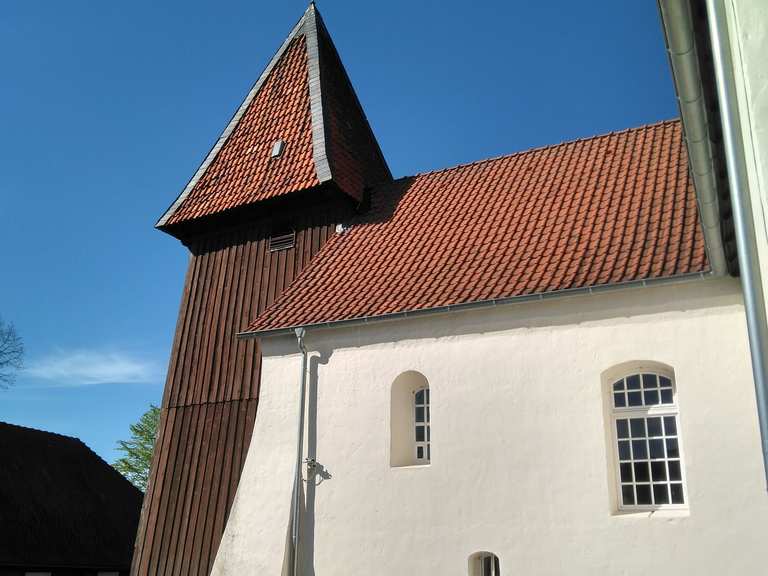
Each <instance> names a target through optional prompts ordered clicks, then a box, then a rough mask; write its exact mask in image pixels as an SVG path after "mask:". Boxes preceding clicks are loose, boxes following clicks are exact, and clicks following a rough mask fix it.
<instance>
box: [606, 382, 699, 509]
mask: <svg viewBox="0 0 768 576" xmlns="http://www.w3.org/2000/svg"><path fill="white" fill-rule="evenodd" d="M610 396H611V401H612V406H613V409H614V417H613V422H614V430H613V434H614V437H615V442H616V443H615V447H616V448H615V449H616V458H617V462H618V470H617V476H618V478H617V480H618V482H617V483H618V488H619V495H618V498H619V506H620V507H621V508H635V509H643V508H645V509H648V508H659V507H674V506H684V505H685V504H686V497H685V488H684V479H683V464H682V456H681V452H680V438H679V429H678V422H677V407H676V405H675V395H674V385H673V382H672V379H671V378H669V377H667V376H664V375H663V374H659V373H656V372H643V373H638V374H630V375H628V376H626V377H624V378H621V379H619V380H616V381H615V382H613V384H612V385H611V388H610Z"/></svg>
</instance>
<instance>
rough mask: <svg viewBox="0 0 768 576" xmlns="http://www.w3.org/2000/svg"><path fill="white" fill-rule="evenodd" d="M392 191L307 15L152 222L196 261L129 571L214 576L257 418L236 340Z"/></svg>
mask: <svg viewBox="0 0 768 576" xmlns="http://www.w3.org/2000/svg"><path fill="white" fill-rule="evenodd" d="M388 180H391V174H390V172H389V168H388V167H387V164H386V162H385V160H384V157H383V156H382V154H381V150H380V149H379V146H378V144H377V142H376V138H375V137H374V135H373V133H372V131H371V129H370V126H369V125H368V121H367V120H366V118H365V114H364V113H363V110H362V108H361V106H360V103H359V102H358V100H357V97H356V95H355V92H354V90H353V88H352V84H351V83H350V81H349V78H348V77H347V74H346V72H345V70H344V67H343V66H342V64H341V60H340V59H339V56H338V54H337V52H336V49H335V48H334V46H333V42H332V41H331V38H330V36H329V35H328V32H327V30H326V29H325V26H324V25H323V22H322V20H321V18H320V15H319V14H318V12H317V9H316V8H315V6H314V4H311V5H310V6H309V8H308V9H307V11H306V12H305V13H304V15H303V17H302V18H301V20H299V22H298V23H297V24H296V26H295V27H294V28H293V30H292V31H291V33H290V34H289V35H288V38H286V40H285V42H283V44H282V46H281V47H280V49H279V50H278V52H277V54H275V56H274V57H273V58H272V60H271V61H270V62H269V65H268V66H267V68H266V70H264V72H263V73H262V75H261V76H260V77H259V79H258V80H257V82H256V84H255V85H254V86H253V88H252V89H251V91H250V92H249V93H248V95H247V96H246V98H245V100H244V101H243V103H242V105H241V106H240V108H239V109H238V110H237V112H236V113H235V115H234V117H233V118H232V120H231V121H230V123H229V124H228V125H227V127H226V129H225V130H224V132H223V133H222V135H221V137H220V138H219V139H218V141H217V142H216V144H215V146H214V147H213V149H212V150H211V151H210V152H209V153H208V155H207V157H206V158H205V160H204V161H203V163H202V165H201V166H200V168H199V169H198V170H197V172H196V173H195V175H194V176H193V178H192V179H191V180H190V182H189V184H187V186H186V187H185V188H184V190H183V191H182V193H181V194H180V195H179V197H178V198H177V199H176V201H175V202H174V203H173V204H172V205H171V207H170V208H169V209H168V211H167V212H166V213H165V214H164V215H163V216H162V218H161V219H160V221H159V222H158V223H157V227H158V228H159V229H161V230H162V231H164V232H166V233H168V234H171V235H173V236H175V237H176V238H178V239H179V240H180V241H181V242H182V243H184V245H185V246H187V247H188V248H189V250H190V252H191V259H190V262H189V269H188V271H187V276H186V281H185V284H184V293H183V295H182V299H181V307H180V310H179V318H178V323H177V326H176V335H175V338H174V342H173V349H172V353H171V359H170V363H169V366H168V376H167V381H166V384H165V392H164V395H163V403H162V411H161V418H160V425H159V429H158V438H157V443H156V447H155V453H154V458H153V461H152V471H151V475H150V480H149V486H148V488H147V494H146V496H145V499H144V507H143V509H142V515H141V523H140V526H139V531H138V534H137V538H136V545H135V553H134V557H133V566H132V569H131V573H132V574H134V575H150V574H152V575H162V574H168V575H171V574H172V575H174V576H176V575H187V574H208V573H209V572H210V570H211V567H212V565H213V561H214V558H215V555H216V551H217V549H218V546H219V541H220V539H221V536H222V533H223V530H224V526H225V523H226V520H227V515H228V514H229V510H230V507H231V505H232V500H233V498H234V496H235V491H236V489H237V485H238V480H239V478H240V473H241V470H242V467H243V463H244V460H245V456H246V454H247V452H248V446H249V444H250V442H251V441H253V442H258V441H259V439H258V438H253V439H252V438H251V432H252V430H253V423H254V419H255V418H256V417H257V414H258V397H259V379H260V367H261V358H260V351H259V343H258V341H255V340H238V339H237V338H236V337H235V335H236V334H237V333H238V332H239V331H241V330H243V329H244V328H246V326H247V325H248V323H249V322H250V321H251V320H253V319H254V318H255V317H256V316H257V315H258V314H259V313H260V312H261V311H263V310H264V308H265V307H267V306H269V305H270V304H271V303H272V302H273V301H274V300H275V299H276V298H277V297H278V296H279V295H280V294H281V292H282V291H283V290H284V288H285V287H286V286H288V284H289V283H290V282H291V281H292V280H293V278H295V277H296V276H297V275H298V274H299V273H300V272H301V271H302V269H303V268H304V267H306V265H307V263H308V262H309V261H310V259H311V258H312V257H313V256H314V255H315V254H316V253H317V252H318V251H319V250H320V249H321V248H322V246H323V244H324V243H325V241H326V240H327V239H328V238H329V236H331V235H332V234H334V233H335V227H336V224H337V223H339V222H343V221H345V220H346V219H348V218H349V217H350V216H351V215H352V214H353V213H354V212H355V211H358V210H359V209H360V208H361V207H362V206H364V205H365V201H366V191H367V190H368V189H369V188H370V187H371V186H373V185H375V184H378V183H381V182H384V181H388Z"/></svg>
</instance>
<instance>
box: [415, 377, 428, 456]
mask: <svg viewBox="0 0 768 576" xmlns="http://www.w3.org/2000/svg"><path fill="white" fill-rule="evenodd" d="M413 406H414V410H413V421H414V433H415V438H416V443H415V447H416V460H418V461H420V462H429V461H430V459H431V457H432V454H431V448H430V442H431V430H430V424H429V422H430V414H429V388H421V389H420V390H417V391H416V392H415V393H414V401H413Z"/></svg>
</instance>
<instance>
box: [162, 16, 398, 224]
mask: <svg viewBox="0 0 768 576" xmlns="http://www.w3.org/2000/svg"><path fill="white" fill-rule="evenodd" d="M278 141H282V142H283V143H284V149H283V150H282V152H281V153H280V154H279V155H278V156H277V157H273V156H272V149H273V146H274V145H275V143H276V142H278ZM391 179H392V176H391V174H390V172H389V168H388V167H387V164H386V161H385V160H384V157H383V155H382V154H381V150H380V149H379V145H378V143H377V142H376V138H375V136H374V135H373V132H372V131H371V128H370V126H369V125H368V121H367V119H366V117H365V114H364V113H363V110H362V107H361V106H360V103H359V102H358V100H357V96H356V95H355V92H354V89H353V88H352V84H351V83H350V81H349V78H348V77H347V73H346V71H345V70H344V66H343V65H342V63H341V60H340V59H339V56H338V54H337V52H336V48H335V47H334V46H333V42H332V41H331V38H330V36H329V34H328V32H327V31H326V29H325V26H324V24H323V22H322V19H321V18H320V14H319V13H318V12H317V9H316V8H315V6H314V4H311V5H310V6H309V8H308V9H307V11H306V12H305V13H304V16H303V17H302V18H301V20H300V21H299V22H298V24H297V25H296V26H295V27H294V28H293V30H292V31H291V33H290V34H289V36H288V38H287V39H286V40H285V42H284V43H283V45H282V46H281V48H280V50H278V52H277V54H275V56H274V57H273V58H272V60H271V62H270V63H269V65H268V66H267V69H266V70H265V71H264V72H263V73H262V75H261V77H260V78H259V79H258V81H257V82H256V84H255V85H254V87H253V88H252V89H251V91H250V92H249V94H248V96H247V97H246V99H245V101H244V102H243V104H242V105H241V106H240V108H239V109H238V111H237V113H236V114H235V116H234V117H233V118H232V120H231V121H230V123H229V125H228V126H227V128H226V129H225V131H224V133H223V134H222V135H221V137H220V138H219V140H218V142H217V143H216V145H215V146H214V147H213V149H212V150H211V152H210V153H209V154H208V156H207V157H206V159H205V161H204V162H203V164H202V165H201V166H200V168H199V169H198V171H197V173H196V174H195V175H194V177H193V178H192V180H191V181H190V182H189V184H188V185H187V186H186V188H185V189H184V191H183V192H182V193H181V195H180V196H179V197H178V198H177V200H176V201H175V202H174V203H173V204H172V205H171V207H170V208H169V209H168V211H167V212H166V213H165V214H164V215H163V217H162V218H161V219H160V220H159V222H158V223H157V226H158V227H160V228H162V229H164V230H168V231H170V229H172V228H173V227H174V225H177V224H180V223H183V222H189V221H191V220H197V219H200V218H204V217H207V216H211V215H214V214H220V213H222V212H225V211H228V210H232V209H235V208H239V207H243V206H247V205H252V204H254V203H257V202H260V201H263V200H267V199H271V198H276V197H280V196H285V195H288V194H292V193H295V192H299V191H303V190H307V189H310V188H313V187H315V186H317V185H319V184H322V183H325V182H332V183H333V184H334V185H335V186H336V187H337V188H338V189H340V190H341V191H342V192H344V193H345V194H347V195H348V196H350V197H351V198H353V199H354V200H355V201H357V202H362V201H363V200H364V195H365V189H366V187H368V186H372V185H374V184H378V183H381V182H384V181H389V180H391Z"/></svg>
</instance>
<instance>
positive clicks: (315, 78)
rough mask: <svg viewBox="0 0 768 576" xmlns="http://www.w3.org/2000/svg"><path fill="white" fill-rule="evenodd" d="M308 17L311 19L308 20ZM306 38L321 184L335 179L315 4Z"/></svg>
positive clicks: (309, 10)
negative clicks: (331, 161)
mask: <svg viewBox="0 0 768 576" xmlns="http://www.w3.org/2000/svg"><path fill="white" fill-rule="evenodd" d="M307 15H311V17H309V18H306V16H307ZM304 16H305V19H306V20H305V22H304V37H305V38H306V39H307V73H308V76H309V78H308V80H309V108H310V114H311V117H312V160H314V163H315V172H316V174H317V179H318V181H319V182H320V183H323V182H327V181H328V180H331V179H332V178H333V175H332V174H331V165H330V163H329V162H328V150H327V148H326V145H325V121H324V117H323V92H322V81H321V79H320V46H319V44H318V38H317V20H318V17H319V14H318V12H317V9H316V8H315V4H314V2H313V3H312V4H310V5H309V8H307V12H306V13H305V15H304Z"/></svg>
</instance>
